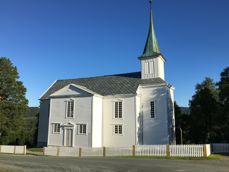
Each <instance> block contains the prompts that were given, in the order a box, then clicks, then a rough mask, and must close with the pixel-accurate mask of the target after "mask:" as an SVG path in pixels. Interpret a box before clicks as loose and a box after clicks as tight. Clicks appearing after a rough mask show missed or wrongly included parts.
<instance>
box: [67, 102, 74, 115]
mask: <svg viewBox="0 0 229 172" xmlns="http://www.w3.org/2000/svg"><path fill="white" fill-rule="evenodd" d="M73 113H74V100H70V101H67V117H68V118H73Z"/></svg>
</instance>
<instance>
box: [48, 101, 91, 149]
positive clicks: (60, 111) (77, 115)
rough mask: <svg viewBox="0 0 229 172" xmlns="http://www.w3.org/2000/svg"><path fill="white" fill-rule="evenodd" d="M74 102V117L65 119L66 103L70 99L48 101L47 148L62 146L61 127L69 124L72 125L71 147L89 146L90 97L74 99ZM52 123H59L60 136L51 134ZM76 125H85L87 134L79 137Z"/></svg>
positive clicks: (62, 135) (62, 134) (62, 133)
mask: <svg viewBox="0 0 229 172" xmlns="http://www.w3.org/2000/svg"><path fill="white" fill-rule="evenodd" d="M71 99H73V100H74V102H75V106H74V117H73V118H67V117H66V101H68V100H70V98H51V101H50V104H51V105H50V120H49V137H48V145H49V146H63V145H64V132H63V129H64V127H63V125H64V124H68V123H69V122H70V123H72V124H73V126H74V127H73V146H82V147H88V146H91V142H92V141H91V135H92V133H91V121H92V119H91V114H92V97H74V98H71ZM52 123H61V126H62V127H61V132H60V134H54V133H53V132H52ZM77 124H87V134H86V135H79V134H78V127H77Z"/></svg>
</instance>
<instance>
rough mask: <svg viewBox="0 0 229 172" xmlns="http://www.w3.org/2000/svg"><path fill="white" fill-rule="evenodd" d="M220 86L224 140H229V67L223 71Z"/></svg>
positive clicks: (220, 112)
mask: <svg viewBox="0 0 229 172" xmlns="http://www.w3.org/2000/svg"><path fill="white" fill-rule="evenodd" d="M218 86H219V97H220V102H221V108H220V109H221V110H220V111H219V114H220V116H221V128H222V131H221V133H222V142H229V67H227V68H225V69H224V70H223V72H222V73H221V79H220V82H219V83H218Z"/></svg>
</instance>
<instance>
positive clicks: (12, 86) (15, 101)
mask: <svg viewBox="0 0 229 172" xmlns="http://www.w3.org/2000/svg"><path fill="white" fill-rule="evenodd" d="M25 93H26V88H25V87H24V86H23V83H22V82H21V81H19V75H18V72H17V68H16V67H15V66H13V64H12V62H11V61H10V60H9V59H7V58H3V57H1V58H0V135H1V136H0V144H24V143H25V132H24V131H25V130H24V126H25V121H24V120H23V114H24V113H25V112H26V111H27V103H28V101H27V99H26V97H25Z"/></svg>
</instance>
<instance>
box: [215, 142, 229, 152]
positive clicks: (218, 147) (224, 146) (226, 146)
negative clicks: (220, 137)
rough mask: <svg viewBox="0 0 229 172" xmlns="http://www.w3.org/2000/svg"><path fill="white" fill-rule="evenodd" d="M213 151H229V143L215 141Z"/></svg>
mask: <svg viewBox="0 0 229 172" xmlns="http://www.w3.org/2000/svg"><path fill="white" fill-rule="evenodd" d="M211 146H212V153H229V143H213V144H212V145H211Z"/></svg>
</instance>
